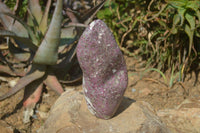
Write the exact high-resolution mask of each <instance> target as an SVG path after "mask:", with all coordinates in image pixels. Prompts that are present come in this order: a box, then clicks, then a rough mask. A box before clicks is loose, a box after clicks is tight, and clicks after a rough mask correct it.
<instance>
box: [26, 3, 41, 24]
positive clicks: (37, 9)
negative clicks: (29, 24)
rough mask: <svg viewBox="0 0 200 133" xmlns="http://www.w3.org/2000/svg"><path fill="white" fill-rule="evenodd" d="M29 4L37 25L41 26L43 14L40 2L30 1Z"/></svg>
mask: <svg viewBox="0 0 200 133" xmlns="http://www.w3.org/2000/svg"><path fill="white" fill-rule="evenodd" d="M28 4H29V9H30V11H31V13H32V15H33V16H34V17H35V19H36V21H37V23H38V24H39V23H40V22H41V19H42V14H43V13H42V10H41V6H40V3H39V0H29V1H28Z"/></svg>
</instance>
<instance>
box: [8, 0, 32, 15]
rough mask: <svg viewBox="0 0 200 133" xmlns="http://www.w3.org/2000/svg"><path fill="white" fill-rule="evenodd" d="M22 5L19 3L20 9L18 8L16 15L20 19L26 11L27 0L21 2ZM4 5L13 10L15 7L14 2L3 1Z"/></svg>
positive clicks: (13, 0)
mask: <svg viewBox="0 0 200 133" xmlns="http://www.w3.org/2000/svg"><path fill="white" fill-rule="evenodd" d="M21 2H22V3H20V5H19V6H20V7H19V8H18V11H19V12H18V15H19V16H20V17H23V16H24V15H25V13H26V11H27V7H28V0H22V1H21ZM5 4H6V5H7V6H8V7H9V8H10V9H11V10H14V8H15V5H16V0H5Z"/></svg>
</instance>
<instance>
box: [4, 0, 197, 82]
mask: <svg viewBox="0 0 200 133" xmlns="http://www.w3.org/2000/svg"><path fill="white" fill-rule="evenodd" d="M5 3H6V4H7V5H8V6H9V7H10V8H11V9H13V10H14V6H15V4H16V0H9V1H6V2H5ZM26 9H27V0H25V1H23V2H22V6H21V7H20V8H18V10H19V12H17V13H18V15H19V16H23V15H24V14H25V12H26ZM97 17H98V18H99V19H103V20H104V21H105V22H106V23H107V24H108V26H109V27H110V28H111V30H112V32H113V33H114V36H115V38H116V40H117V43H118V44H119V46H120V48H121V50H122V51H123V52H124V53H125V54H126V55H128V56H134V57H136V58H138V57H142V59H143V60H146V61H147V63H146V68H148V67H149V66H151V67H154V68H156V70H157V71H158V72H161V71H162V72H165V71H166V70H168V69H171V73H178V75H179V81H184V77H185V74H186V73H188V72H189V71H190V70H194V68H195V69H197V68H198V66H199V54H200V53H199V52H200V47H199V43H200V1H199V0H108V1H107V2H106V3H105V5H104V8H103V9H102V10H100V11H99V12H98V14H97Z"/></svg>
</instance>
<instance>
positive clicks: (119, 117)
mask: <svg viewBox="0 0 200 133" xmlns="http://www.w3.org/2000/svg"><path fill="white" fill-rule="evenodd" d="M169 132H170V131H169V130H168V129H167V128H166V126H165V124H164V123H163V122H162V121H161V120H160V118H159V117H158V116H157V115H156V113H155V112H154V110H153V109H152V107H151V106H150V104H148V103H146V102H142V101H137V102H135V101H134V100H132V99H129V98H124V99H123V100H122V103H121V105H120V106H119V108H118V110H117V112H116V114H115V115H114V116H113V118H111V119H109V120H103V119H99V118H96V117H95V116H93V115H92V114H91V113H90V112H89V111H88V108H87V105H86V102H85V99H84V95H83V93H82V92H77V91H73V90H69V91H66V92H64V93H63V94H62V95H61V96H60V98H59V99H58V100H57V101H56V103H55V104H54V105H53V106H52V108H51V111H50V116H49V118H48V119H47V120H46V122H45V123H44V125H43V127H41V128H40V130H39V133H169Z"/></svg>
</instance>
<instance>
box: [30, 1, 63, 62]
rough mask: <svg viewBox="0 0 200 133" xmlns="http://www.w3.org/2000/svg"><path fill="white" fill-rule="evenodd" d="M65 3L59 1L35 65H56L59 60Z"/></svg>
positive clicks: (37, 54)
mask: <svg viewBox="0 0 200 133" xmlns="http://www.w3.org/2000/svg"><path fill="white" fill-rule="evenodd" d="M62 7H63V1H62V0H57V4H56V8H55V11H54V14H53V17H52V20H51V23H50V25H49V29H48V30H47V33H46V35H45V37H44V39H43V40H42V43H41V44H40V46H39V48H38V50H37V52H36V54H35V57H34V59H33V62H34V63H37V64H45V65H55V64H56V63H57V60H58V47H59V43H60V34H61V22H62Z"/></svg>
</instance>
